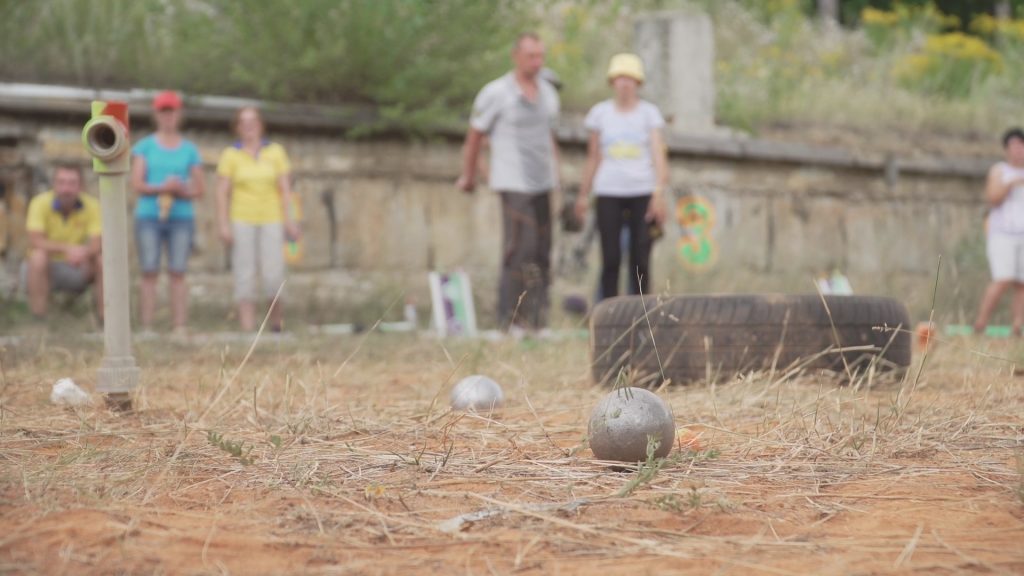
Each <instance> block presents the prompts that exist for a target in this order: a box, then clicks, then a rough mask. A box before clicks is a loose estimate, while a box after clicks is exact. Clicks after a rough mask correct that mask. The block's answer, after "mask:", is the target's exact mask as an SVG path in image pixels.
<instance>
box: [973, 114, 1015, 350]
mask: <svg viewBox="0 0 1024 576" xmlns="http://www.w3.org/2000/svg"><path fill="white" fill-rule="evenodd" d="M1003 151H1004V154H1005V159H1004V160H1003V161H1002V162H997V163H996V164H995V165H993V166H992V168H990V169H989V171H988V181H987V182H986V184H985V200H986V202H988V205H989V213H988V220H987V226H986V227H987V233H986V250H985V252H986V254H987V256H988V265H989V269H990V271H991V272H992V282H990V283H989V285H988V288H987V289H986V290H985V294H984V296H982V299H981V306H980V308H979V310H978V318H977V319H976V320H975V322H974V332H975V333H976V334H981V333H983V332H984V331H985V327H986V326H987V325H988V321H989V318H990V317H991V316H992V311H993V310H994V309H995V307H996V305H997V304H999V299H1000V298H1002V296H1003V293H1004V292H1006V291H1007V290H1008V289H1010V288H1014V289H1015V294H1014V299H1013V307H1012V308H1013V333H1014V335H1016V336H1020V333H1021V325H1022V324H1024V130H1021V129H1020V128H1011V129H1010V130H1007V131H1006V133H1005V134H1004V135H1003Z"/></svg>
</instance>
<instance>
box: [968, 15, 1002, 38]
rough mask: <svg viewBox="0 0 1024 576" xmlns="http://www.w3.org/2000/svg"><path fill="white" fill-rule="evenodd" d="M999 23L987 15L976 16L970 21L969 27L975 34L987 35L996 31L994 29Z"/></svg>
mask: <svg viewBox="0 0 1024 576" xmlns="http://www.w3.org/2000/svg"><path fill="white" fill-rule="evenodd" d="M998 24H999V22H998V21H997V20H996V19H995V18H993V17H992V16H991V15H989V14H978V15H977V16H975V17H974V18H972V19H971V25H970V26H969V28H970V30H971V32H974V33H975V34H984V35H986V36H987V35H989V34H992V33H993V32H995V31H996V27H997V26H998Z"/></svg>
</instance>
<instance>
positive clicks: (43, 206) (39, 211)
mask: <svg viewBox="0 0 1024 576" xmlns="http://www.w3.org/2000/svg"><path fill="white" fill-rule="evenodd" d="M83 185H84V178H83V175H82V169H81V168H79V167H78V166H75V165H67V164H64V165H59V166H57V168H56V170H55V171H54V175H53V190H52V191H50V192H45V193H43V194H39V195H38V196H36V197H35V198H33V199H32V201H31V202H30V203H29V205H28V218H27V219H26V222H25V228H26V230H27V231H28V237H29V252H28V259H27V269H28V270H27V276H28V277H27V285H28V303H29V308H30V309H31V310H32V314H33V315H35V316H36V317H37V318H42V317H43V316H45V315H46V305H47V302H48V300H49V296H50V291H51V290H52V291H63V292H73V293H80V292H84V291H85V289H86V288H88V287H89V285H90V284H93V283H95V287H94V290H93V292H94V295H95V297H96V312H97V315H98V316H99V318H100V319H101V320H102V319H103V288H102V286H103V284H102V264H101V262H100V206H99V202H97V201H96V199H95V198H92V197H91V196H88V195H86V194H83V193H82V188H83Z"/></svg>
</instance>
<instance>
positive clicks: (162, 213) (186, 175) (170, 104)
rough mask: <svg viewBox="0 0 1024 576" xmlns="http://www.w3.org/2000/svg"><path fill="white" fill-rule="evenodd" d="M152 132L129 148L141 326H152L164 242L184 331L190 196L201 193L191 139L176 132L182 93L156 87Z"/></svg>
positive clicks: (177, 326) (177, 327)
mask: <svg viewBox="0 0 1024 576" xmlns="http://www.w3.org/2000/svg"><path fill="white" fill-rule="evenodd" d="M153 111H154V118H155V121H156V133H154V134H151V135H149V136H147V137H145V138H143V139H142V140H139V141H138V142H137V143H136V144H135V146H134V147H133V148H132V188H134V190H135V192H136V193H138V201H137V202H136V203H135V240H136V244H137V248H138V254H139V267H140V268H141V270H142V284H141V289H140V295H139V308H140V314H139V316H140V317H141V321H142V330H143V331H149V330H151V329H152V324H153V312H154V309H155V307H156V283H157V279H158V277H159V274H160V255H161V252H163V251H164V249H165V248H164V247H166V251H167V273H168V275H169V276H170V297H171V323H172V324H173V326H174V334H175V335H177V336H184V335H185V324H186V320H187V299H188V286H187V285H186V284H185V271H186V269H187V267H188V257H189V254H190V253H191V251H192V240H193V237H194V235H195V207H194V200H196V199H197V198H200V197H201V196H202V195H203V191H204V185H203V168H202V160H201V159H200V157H199V150H198V149H197V148H196V146H195V144H193V143H192V142H189V141H188V140H186V139H185V138H183V137H182V136H181V132H180V126H181V98H180V97H178V94H177V93H175V92H161V93H160V94H157V96H156V98H154V99H153Z"/></svg>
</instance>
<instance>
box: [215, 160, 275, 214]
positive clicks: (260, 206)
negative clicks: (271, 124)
mask: <svg viewBox="0 0 1024 576" xmlns="http://www.w3.org/2000/svg"><path fill="white" fill-rule="evenodd" d="M290 171H291V166H290V164H289V163H288V155H287V154H285V151H284V148H282V147H281V145H280V144H275V143H273V142H269V143H267V144H264V146H263V147H262V148H261V149H260V152H259V154H258V155H257V157H255V158H253V157H252V155H251V154H249V153H248V152H246V151H245V150H242V148H241V146H240V145H238V144H236V145H234V146H229V147H227V148H225V149H224V152H223V153H221V155H220V161H219V162H218V163H217V174H218V175H220V176H223V177H225V178H228V179H229V180H231V212H230V215H231V221H232V222H244V223H246V224H271V223H274V222H281V221H283V220H284V218H283V214H282V213H281V194H280V191H279V190H278V188H277V181H278V178H280V177H281V176H285V175H287V174H288V173H289V172H290Z"/></svg>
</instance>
